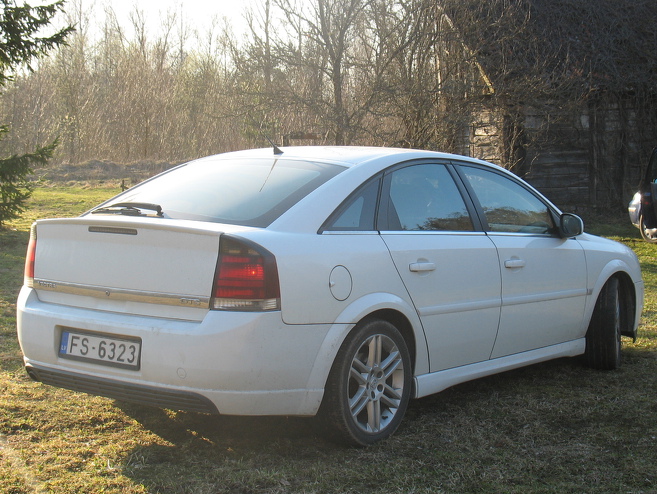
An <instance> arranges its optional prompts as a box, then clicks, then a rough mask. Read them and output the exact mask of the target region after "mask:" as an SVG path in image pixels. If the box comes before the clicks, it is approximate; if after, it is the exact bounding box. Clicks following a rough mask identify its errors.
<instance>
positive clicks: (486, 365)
mask: <svg viewBox="0 0 657 494" xmlns="http://www.w3.org/2000/svg"><path fill="white" fill-rule="evenodd" d="M643 290H644V287H643V282H642V278H641V271H640V267H639V263H638V261H637V258H636V256H635V255H634V253H633V252H632V251H631V250H630V249H629V248H627V247H625V246H623V245H621V244H619V243H615V242H612V241H610V240H606V239H602V238H598V237H595V236H592V235H588V234H585V233H583V224H582V221H581V219H580V218H579V217H577V216H575V215H572V214H562V213H561V212H560V211H559V210H558V209H557V208H556V207H555V206H554V205H552V204H551V203H550V202H549V201H548V200H547V199H545V198H544V197H543V196H542V195H541V194H540V193H538V192H537V191H536V190H534V189H533V188H532V187H530V186H529V185H527V184H526V183H524V182H523V181H522V180H520V179H518V178H517V177H516V176H514V175H513V174H511V173H510V172H508V171H506V170H504V169H502V168H500V167H498V166H495V165H492V164H490V163H486V162H483V161H479V160H475V159H471V158H466V157H463V156H455V155H450V154H443V153H436V152H429V151H414V150H401V149H386V148H360V147H290V148H283V149H282V150H281V149H278V148H274V149H273V150H272V149H260V150H251V151H242V152H234V153H227V154H221V155H217V156H211V157H208V158H204V159H199V160H196V161H193V162H190V163H187V164H184V165H181V166H179V167H176V168H174V169H172V170H170V171H168V172H165V173H162V174H160V175H158V176H156V177H154V178H152V179H150V180H147V181H146V182H144V183H142V184H140V185H138V186H136V187H134V188H132V189H129V190H127V191H125V192H123V193H122V194H120V195H118V196H116V197H115V198H113V199H111V200H109V201H107V202H105V203H104V204H102V205H100V206H99V207H97V208H95V209H93V210H91V211H89V212H87V213H85V214H83V215H82V216H80V217H78V218H67V219H49V220H40V221H37V222H36V223H35V225H34V226H33V229H32V235H31V240H30V245H29V248H28V254H27V260H26V270H25V284H24V286H23V288H22V290H21V293H20V296H19V300H18V336H19V339H20V344H21V348H22V351H23V353H24V355H25V358H24V360H25V366H26V368H27V372H28V373H29V375H30V376H31V377H32V378H33V379H35V380H37V381H41V382H43V383H47V384H50V385H54V386H60V387H64V388H69V389H73V390H77V391H84V392H87V393H91V394H95V395H103V396H108V397H112V398H115V399H118V400H125V401H134V402H137V403H142V404H147V405H154V406H158V407H164V408H172V409H181V410H193V411H198V412H206V413H221V414H232V415H299V416H313V415H319V416H321V417H322V418H323V419H324V420H325V421H326V424H327V426H328V430H330V431H331V433H332V436H333V437H337V438H340V439H341V440H343V441H346V442H348V443H351V444H358V445H366V444H371V443H374V442H376V441H378V440H381V439H383V438H385V437H387V436H389V435H390V434H392V433H393V432H394V431H395V430H396V429H397V427H398V426H399V423H400V421H401V420H402V417H403V415H404V412H405V410H406V408H407V404H408V401H409V399H410V398H419V397H422V396H426V395H429V394H432V393H436V392H438V391H441V390H443V389H445V388H448V387H450V386H452V385H455V384H457V383H461V382H464V381H468V380H471V379H474V378H478V377H481V376H486V375H490V374H494V373H497V372H502V371H506V370H509V369H514V368H517V367H521V366H525V365H530V364H533V363H536V362H541V361H545V360H548V359H554V358H558V357H572V356H577V355H584V357H585V361H586V362H587V363H588V364H589V365H591V366H593V367H596V368H602V369H612V368H615V367H617V366H618V365H619V363H620V359H621V335H626V336H629V337H631V338H634V337H636V331H637V325H638V321H639V317H640V313H641V309H642V305H643Z"/></svg>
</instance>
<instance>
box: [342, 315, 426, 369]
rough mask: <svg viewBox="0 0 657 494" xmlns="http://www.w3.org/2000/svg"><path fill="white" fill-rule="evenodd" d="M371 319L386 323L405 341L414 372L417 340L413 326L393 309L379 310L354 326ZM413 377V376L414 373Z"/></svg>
mask: <svg viewBox="0 0 657 494" xmlns="http://www.w3.org/2000/svg"><path fill="white" fill-rule="evenodd" d="M373 319H379V320H382V321H387V322H389V323H390V324H392V325H393V326H395V327H396V328H397V330H398V331H399V332H400V333H401V335H402V337H403V338H404V341H406V346H407V347H408V352H409V353H410V355H411V366H412V369H413V371H415V363H416V359H417V338H416V337H415V332H414V331H413V325H412V324H411V322H410V321H409V320H408V318H407V317H406V316H405V315H404V314H402V313H401V312H399V311H397V310H394V309H379V310H376V311H374V312H372V313H371V314H368V315H367V316H365V317H364V318H363V319H361V320H360V321H358V323H357V324H356V326H358V325H359V324H363V323H365V322H367V321H370V320H373ZM354 327H355V326H354ZM413 375H415V372H414V373H413Z"/></svg>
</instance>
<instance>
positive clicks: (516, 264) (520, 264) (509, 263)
mask: <svg viewBox="0 0 657 494" xmlns="http://www.w3.org/2000/svg"><path fill="white" fill-rule="evenodd" d="M504 267H505V268H509V269H513V268H524V267H525V261H523V260H522V259H507V260H506V261H504Z"/></svg>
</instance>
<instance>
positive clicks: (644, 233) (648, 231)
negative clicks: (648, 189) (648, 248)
mask: <svg viewBox="0 0 657 494" xmlns="http://www.w3.org/2000/svg"><path fill="white" fill-rule="evenodd" d="M639 231H640V232H641V237H642V238H643V240H645V241H646V242H650V243H651V244H654V243H657V231H655V229H653V228H647V227H646V225H645V223H644V221H643V215H641V216H640V217H639ZM653 235H654V236H653Z"/></svg>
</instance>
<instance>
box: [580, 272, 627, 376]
mask: <svg viewBox="0 0 657 494" xmlns="http://www.w3.org/2000/svg"><path fill="white" fill-rule="evenodd" d="M621 311H622V306H621V297H620V292H619V283H618V279H617V278H611V279H610V280H609V281H607V284H606V285H605V286H604V287H603V289H602V291H601V292H600V296H599V297H598V300H597V302H596V304H595V309H594V310H593V316H592V317H591V322H590V323H589V329H588V331H587V333H586V352H585V354H584V356H585V359H586V363H587V365H588V366H589V367H593V368H594V369H604V370H611V369H616V368H618V367H619V366H620V362H621V330H622V328H621V324H622V323H621V321H622V317H621Z"/></svg>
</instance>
